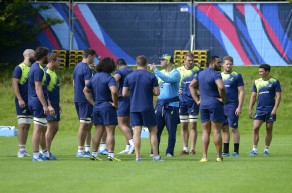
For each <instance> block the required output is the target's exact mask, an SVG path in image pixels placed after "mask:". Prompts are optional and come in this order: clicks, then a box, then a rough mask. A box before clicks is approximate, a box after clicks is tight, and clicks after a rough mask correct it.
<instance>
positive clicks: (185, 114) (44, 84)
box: [13, 47, 281, 162]
mask: <svg viewBox="0 0 292 193" xmlns="http://www.w3.org/2000/svg"><path fill="white" fill-rule="evenodd" d="M95 57H96V53H95V51H94V50H93V49H90V48H88V49H85V50H84V55H83V60H82V61H81V62H80V63H78V64H77V65H76V67H75V69H74V75H73V85H74V103H75V108H76V111H77V115H78V118H79V122H80V125H79V129H78V150H77V153H76V157H85V158H90V160H96V161H100V160H101V158H100V157H99V156H98V155H99V154H106V155H107V156H108V160H110V161H121V160H120V159H118V158H117V157H116V156H115V154H114V147H115V128H116V126H117V125H118V127H119V128H120V129H121V131H122V133H123V134H124V136H125V139H126V148H125V149H124V150H123V151H121V152H120V154H126V153H127V154H132V153H134V152H135V154H136V158H135V160H136V161H141V160H142V159H141V152H140V147H141V138H140V135H141V131H142V127H143V126H146V127H148V129H149V132H150V145H151V154H150V155H151V156H153V161H163V160H162V158H161V156H160V151H159V145H160V141H161V134H162V132H163V129H164V127H166V128H167V131H168V146H167V149H166V151H165V155H166V156H167V157H173V156H174V148H175V143H176V131H177V126H178V124H179V123H180V125H181V137H182V143H183V148H182V150H181V152H180V155H188V154H190V155H196V149H195V147H196V141H197V135H198V131H197V119H198V114H199V112H200V118H201V124H202V159H201V160H200V162H208V158H207V151H208V146H209V142H210V134H211V131H213V139H214V144H215V147H216V152H217V158H216V161H218V162H221V161H223V157H224V156H230V154H229V141H230V134H229V129H231V130H232V132H233V139H234V140H233V141H234V151H233V153H232V154H231V155H232V156H234V157H237V156H239V142H240V134H239V131H238V118H239V115H240V114H241V111H242V106H243V102H244V82H243V78H242V76H241V74H240V73H238V72H236V71H234V70H233V69H232V67H233V58H232V57H230V56H226V57H224V59H223V65H222V64H221V60H220V58H219V57H217V56H212V57H210V60H209V61H208V65H207V68H206V69H202V68H201V67H198V66H195V65H194V55H193V54H192V52H189V53H186V54H185V55H184V64H183V66H181V67H179V68H175V67H174V64H173V62H172V57H171V56H170V55H167V54H165V55H163V56H162V57H160V58H159V59H160V64H161V68H162V70H159V69H158V68H157V67H156V65H155V64H152V65H151V64H148V62H147V58H146V57H145V56H138V57H137V58H136V64H137V69H136V70H134V71H133V70H132V69H131V68H129V67H128V66H127V64H126V62H125V60H123V59H118V60H117V61H116V62H115V61H114V60H113V59H112V58H110V57H105V58H102V59H101V60H100V62H99V63H98V64H97V65H94V66H93V65H92V64H93V63H94V58H95ZM58 66H59V57H58V54H56V53H48V49H47V48H45V47H38V48H37V49H36V50H35V51H34V50H30V49H27V50H25V51H24V61H23V63H21V64H20V65H18V66H16V68H15V70H14V73H13V88H14V91H15V96H16V97H15V104H16V112H17V118H18V125H19V126H18V142H19V151H18V153H17V156H18V157H26V156H29V154H28V153H27V152H26V150H25V144H26V140H27V136H28V130H29V127H30V124H31V121H32V119H33V121H34V130H33V135H32V146H33V157H32V160H33V161H45V160H54V159H56V157H55V156H54V155H53V154H52V153H51V143H52V140H53V138H54V136H55V134H56V133H57V131H58V128H59V121H60V113H61V107H60V91H59V79H58V77H57V75H56V73H55V69H57V68H58ZM222 66H223V71H222V72H221V73H220V71H221V67H222ZM94 68H95V69H94ZM147 69H149V70H147ZM151 71H152V72H153V73H152V72H151ZM113 73H114V75H112V74H113ZM259 75H260V78H259V79H257V80H255V81H254V83H253V87H252V94H251V97H250V104H249V116H250V118H252V119H253V120H254V122H253V123H254V124H253V149H252V151H251V152H250V156H256V155H258V151H257V145H258V142H259V129H260V127H261V125H262V123H263V122H266V130H267V135H266V139H265V148H264V155H265V156H268V155H269V146H270V144H271V140H272V130H273V123H274V121H276V111H277V108H278V106H279V104H280V101H281V87H280V83H279V81H278V80H276V79H274V78H272V77H271V76H270V66H269V65H268V64H262V65H260V66H259ZM154 96H157V101H156V105H155V107H154V104H153V98H154ZM256 99H257V108H256V112H255V115H253V106H254V104H255V102H256ZM92 125H94V126H95V128H96V130H95V134H94V135H93V137H91V127H92ZM188 126H190V131H189V129H188ZM132 127H133V128H134V129H133V130H132ZM221 131H223V132H222V133H223V151H222V135H221ZM189 140H190V148H189V146H188V144H189ZM91 141H92V151H91V153H90V144H91ZM39 146H41V148H42V151H39ZM98 148H99V151H98Z"/></svg>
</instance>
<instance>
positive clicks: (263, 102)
mask: <svg viewBox="0 0 292 193" xmlns="http://www.w3.org/2000/svg"><path fill="white" fill-rule="evenodd" d="M252 92H256V93H257V95H258V100H257V108H256V110H257V111H264V112H271V111H272V109H273V108H274V105H275V96H276V92H282V89H281V85H280V82H279V81H278V80H277V79H275V78H273V77H270V78H269V79H268V80H263V79H262V78H259V79H257V80H255V81H254V83H253V86H252Z"/></svg>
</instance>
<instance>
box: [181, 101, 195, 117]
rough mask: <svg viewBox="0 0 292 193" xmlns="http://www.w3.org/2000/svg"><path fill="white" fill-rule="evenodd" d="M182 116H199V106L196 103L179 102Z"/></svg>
mask: <svg viewBox="0 0 292 193" xmlns="http://www.w3.org/2000/svg"><path fill="white" fill-rule="evenodd" d="M179 114H180V115H198V114H199V106H198V105H197V103H196V102H195V101H188V102H179Z"/></svg>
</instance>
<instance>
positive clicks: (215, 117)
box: [200, 107, 224, 123]
mask: <svg viewBox="0 0 292 193" xmlns="http://www.w3.org/2000/svg"><path fill="white" fill-rule="evenodd" d="M200 113H201V122H202V123H205V122H208V121H212V122H217V123H223V122H224V109H223V107H222V108H207V109H202V108H201V109H200Z"/></svg>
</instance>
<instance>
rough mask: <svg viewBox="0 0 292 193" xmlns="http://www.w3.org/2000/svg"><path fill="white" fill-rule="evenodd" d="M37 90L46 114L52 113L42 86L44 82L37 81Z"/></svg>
mask: <svg viewBox="0 0 292 193" xmlns="http://www.w3.org/2000/svg"><path fill="white" fill-rule="evenodd" d="M34 83H35V91H36V94H37V96H38V99H39V100H40V102H41V104H42V106H43V109H44V114H45V115H48V114H49V113H50V111H49V108H48V105H47V102H46V100H45V96H44V92H43V88H42V82H41V81H35V82H34Z"/></svg>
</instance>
